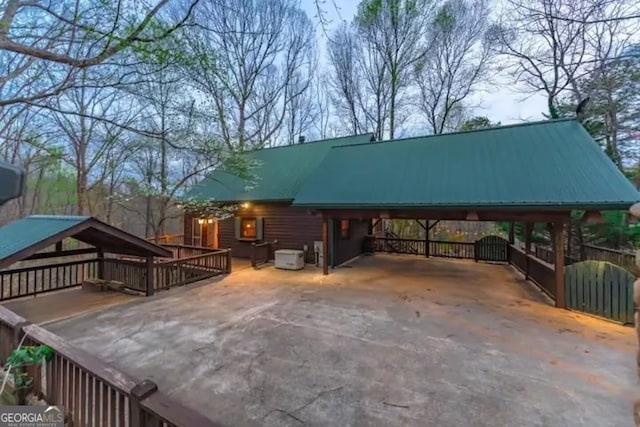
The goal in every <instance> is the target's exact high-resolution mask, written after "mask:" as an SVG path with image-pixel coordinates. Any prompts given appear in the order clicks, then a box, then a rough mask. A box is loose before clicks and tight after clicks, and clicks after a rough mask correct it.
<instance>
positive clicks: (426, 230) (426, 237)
mask: <svg viewBox="0 0 640 427" xmlns="http://www.w3.org/2000/svg"><path fill="white" fill-rule="evenodd" d="M424 225H425V227H424V256H425V257H427V258H429V231H431V229H430V228H429V220H428V219H425V220H424Z"/></svg>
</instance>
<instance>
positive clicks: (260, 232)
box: [256, 216, 264, 240]
mask: <svg viewBox="0 0 640 427" xmlns="http://www.w3.org/2000/svg"><path fill="white" fill-rule="evenodd" d="M263 230H264V226H263V224H262V217H261V216H259V217H256V240H262V235H263Z"/></svg>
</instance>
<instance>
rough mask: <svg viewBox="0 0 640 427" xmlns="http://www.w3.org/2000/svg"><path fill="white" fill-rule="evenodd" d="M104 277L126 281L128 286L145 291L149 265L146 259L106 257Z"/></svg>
mask: <svg viewBox="0 0 640 427" xmlns="http://www.w3.org/2000/svg"><path fill="white" fill-rule="evenodd" d="M102 279H105V280H112V281H116V282H121V283H124V284H125V285H126V286H127V287H128V288H131V289H135V290H136V291H140V292H145V290H146V289H147V267H146V264H145V262H144V261H134V260H129V259H117V258H105V259H104V267H103V270H102Z"/></svg>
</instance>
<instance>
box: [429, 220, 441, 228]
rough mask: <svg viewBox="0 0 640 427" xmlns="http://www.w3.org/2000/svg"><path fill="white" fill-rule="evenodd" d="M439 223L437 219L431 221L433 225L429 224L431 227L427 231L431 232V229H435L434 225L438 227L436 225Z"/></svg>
mask: <svg viewBox="0 0 640 427" xmlns="http://www.w3.org/2000/svg"><path fill="white" fill-rule="evenodd" d="M439 222H440V220H439V219H437V220H435V221H433V224H431V225H430V226H429V230H431V229H432V228H433V227H435V226H436V225H438V223H439Z"/></svg>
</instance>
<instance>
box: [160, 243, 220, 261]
mask: <svg viewBox="0 0 640 427" xmlns="http://www.w3.org/2000/svg"><path fill="white" fill-rule="evenodd" d="M160 246H162V247H163V248H165V249H169V250H170V251H171V252H172V253H173V259H182V258H189V257H193V256H198V255H204V254H210V253H216V252H218V251H220V249H214V248H204V247H201V246H191V245H176V244H162V245H160Z"/></svg>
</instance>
